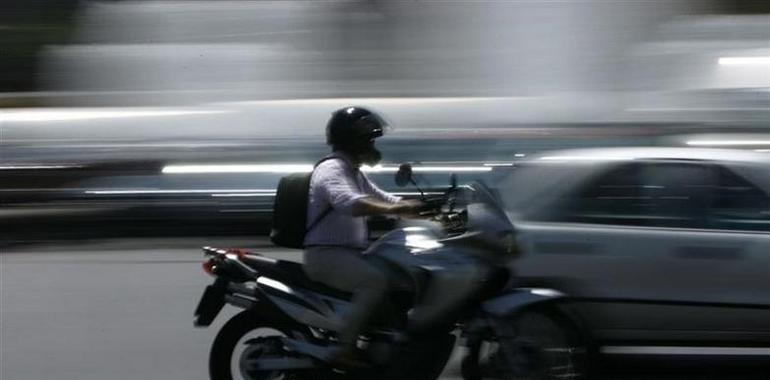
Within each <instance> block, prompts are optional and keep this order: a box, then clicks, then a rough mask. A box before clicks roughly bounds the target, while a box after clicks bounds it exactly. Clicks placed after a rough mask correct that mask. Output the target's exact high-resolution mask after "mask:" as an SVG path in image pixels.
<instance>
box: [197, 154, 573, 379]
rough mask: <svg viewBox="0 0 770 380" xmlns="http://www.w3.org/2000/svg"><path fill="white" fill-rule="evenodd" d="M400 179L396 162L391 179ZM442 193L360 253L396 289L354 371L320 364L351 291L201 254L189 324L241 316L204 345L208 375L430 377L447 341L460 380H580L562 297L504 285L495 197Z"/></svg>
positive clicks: (469, 191) (405, 178)
mask: <svg viewBox="0 0 770 380" xmlns="http://www.w3.org/2000/svg"><path fill="white" fill-rule="evenodd" d="M410 182H411V183H414V184H415V186H416V185H417V184H416V182H415V181H414V178H413V177H412V174H411V166H409V165H408V164H404V165H402V166H401V168H400V169H399V171H398V173H397V174H396V183H397V184H398V185H399V186H404V185H406V184H407V183H410ZM418 189H419V187H418ZM420 192H421V193H422V190H420ZM442 193H443V195H441V196H439V197H435V198H431V199H428V198H427V197H425V195H424V194H423V195H422V197H423V200H424V201H425V202H426V204H428V205H430V206H431V207H430V211H426V212H425V213H424V214H425V215H423V216H429V217H430V220H431V222H430V223H426V224H427V225H424V226H410V227H403V228H398V229H395V230H393V231H391V232H388V233H386V234H385V235H384V236H382V237H381V238H379V239H378V240H376V241H375V242H374V243H372V244H371V246H370V247H369V248H368V249H367V250H366V252H365V253H364V254H367V255H370V257H371V258H372V260H374V261H375V262H376V263H378V264H380V265H382V266H383V267H384V268H387V270H388V271H389V273H391V274H392V275H393V279H394V280H393V281H394V284H395V285H394V286H393V289H394V290H393V291H392V294H390V297H388V300H389V301H388V303H387V305H386V306H385V307H383V309H382V310H379V312H378V313H377V314H378V320H377V321H374V322H373V323H372V324H371V325H370V327H369V328H368V330H367V331H366V333H365V334H362V335H361V336H359V339H358V342H357V347H358V348H359V349H360V352H361V353H362V355H363V357H364V358H365V359H366V361H367V363H368V364H369V365H368V366H366V367H365V368H356V369H347V370H342V369H338V368H334V366H332V365H331V364H330V356H331V353H332V352H333V350H334V349H335V347H336V345H337V336H338V332H339V331H340V330H341V328H342V324H343V321H344V319H343V316H344V315H345V312H346V310H347V308H348V307H349V304H350V299H351V296H352V295H351V294H350V293H346V292H343V291H339V290H337V289H332V288H329V287H327V286H325V285H323V284H320V283H317V282H313V281H312V280H310V279H309V278H308V277H307V276H306V275H305V274H304V272H303V269H302V265H301V264H300V263H295V262H290V261H284V260H275V259H272V258H270V257H266V256H263V255H261V254H259V253H256V252H250V251H246V250H242V249H218V248H213V247H204V248H203V251H204V255H205V261H204V263H203V269H204V271H205V272H207V273H209V274H210V275H212V276H214V278H215V279H214V282H213V284H211V285H209V286H208V287H207V288H206V289H205V291H204V293H203V296H202V298H201V300H200V302H199V305H198V307H197V309H196V311H195V326H197V327H207V326H210V325H211V324H212V322H213V320H214V319H215V318H216V316H217V315H218V314H219V313H220V311H221V310H222V309H223V307H224V306H225V305H226V304H229V305H232V306H235V307H236V308H240V309H243V310H242V311H241V312H240V313H238V314H237V315H235V316H234V317H232V318H231V319H230V320H229V321H228V322H227V323H225V324H224V326H223V327H222V328H221V329H220V331H219V333H218V334H217V336H216V338H215V339H214V342H213V345H212V348H211V354H210V358H209V374H210V377H211V379H213V380H232V379H248V380H258V379H259V380H273V379H295V380H298V379H419V380H431V379H437V378H438V377H439V376H440V374H441V372H442V370H443V368H444V367H445V365H446V363H447V362H448V360H449V358H450V356H451V354H452V352H453V351H454V349H455V346H456V345H457V340H458V339H457V338H458V337H459V338H460V342H461V344H459V345H460V346H461V349H462V350H463V351H464V352H465V354H464V358H463V359H462V375H463V378H464V379H467V380H480V379H492V378H493V379H505V380H509V379H542V380H550V379H582V378H584V376H585V373H584V370H585V368H584V364H583V363H584V362H585V355H586V352H587V350H586V347H587V343H586V339H585V338H584V337H583V336H582V335H581V334H579V333H578V331H580V329H578V328H576V326H574V325H573V322H572V320H571V319H570V318H568V317H567V315H566V314H565V312H563V311H562V310H561V307H560V301H562V300H564V299H565V295H564V294H561V293H559V292H558V291H554V290H550V289H539V288H515V287H513V286H512V284H514V282H515V277H514V276H513V273H512V270H511V267H512V266H511V265H510V263H511V260H512V259H514V258H515V256H516V252H517V247H516V244H515V243H516V239H515V230H514V226H513V224H512V223H511V221H510V220H509V218H508V217H507V215H506V214H505V212H504V211H503V208H502V207H501V204H500V201H499V199H498V197H497V196H496V195H495V193H494V192H493V191H492V190H490V189H489V188H488V187H487V186H486V185H484V184H483V183H481V182H474V183H472V184H470V185H465V186H457V184H456V180H454V176H453V177H452V184H451V186H449V188H448V189H447V190H446V191H443V192H442Z"/></svg>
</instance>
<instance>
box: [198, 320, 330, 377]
mask: <svg viewBox="0 0 770 380" xmlns="http://www.w3.org/2000/svg"><path fill="white" fill-rule="evenodd" d="M285 336H288V337H292V338H301V337H302V336H303V333H302V332H301V331H298V330H297V329H296V328H293V327H292V326H290V325H289V324H287V323H282V322H281V321H279V320H277V319H276V318H268V317H265V316H261V315H257V314H255V313H253V312H250V311H243V312H241V313H239V314H237V315H236V316H234V317H233V318H231V319H230V320H229V321H227V323H225V325H224V326H223V327H222V329H221V330H219V333H218V334H217V336H216V338H215V339H214V343H213V345H212V346H211V353H210V355H209V376H210V378H211V379H212V380H310V379H319V378H322V376H319V375H320V374H319V373H317V371H308V370H302V371H254V372H250V373H246V372H244V371H243V370H242V369H241V368H240V361H241V360H242V359H243V358H244V357H246V356H247V355H248V356H251V357H252V358H253V357H254V355H265V356H271V355H278V354H279V350H280V347H279V346H278V345H276V343H275V342H276V340H277V339H279V338H280V337H285ZM255 338H256V339H255ZM252 339H253V341H252V343H250V344H247V343H246V342H247V341H250V340H252ZM255 342H256V343H255Z"/></svg>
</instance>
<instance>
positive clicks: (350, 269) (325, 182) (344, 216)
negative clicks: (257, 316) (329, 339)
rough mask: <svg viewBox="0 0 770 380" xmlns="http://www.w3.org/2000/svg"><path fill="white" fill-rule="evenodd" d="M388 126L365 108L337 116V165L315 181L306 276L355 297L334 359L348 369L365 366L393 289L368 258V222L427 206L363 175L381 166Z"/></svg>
mask: <svg viewBox="0 0 770 380" xmlns="http://www.w3.org/2000/svg"><path fill="white" fill-rule="evenodd" d="M386 126H387V123H386V122H385V120H384V119H383V118H382V117H381V116H380V115H378V114H377V113H375V112H373V111H371V110H368V109H366V108H363V107H346V108H342V109H339V110H337V111H335V112H334V113H332V116H331V118H330V119H329V122H328V124H327V126H326V142H327V144H328V145H331V147H332V153H331V155H330V157H332V159H327V160H325V161H323V162H321V163H320V164H319V165H318V166H317V167H316V168H315V169H314V171H313V174H312V176H311V179H310V189H309V195H308V196H309V200H308V210H307V223H308V224H307V226H308V228H309V231H308V232H307V234H306V235H305V241H304V245H305V251H304V269H305V272H306V273H307V275H308V277H310V278H311V279H312V280H314V281H318V282H321V283H324V284H325V285H328V286H331V287H333V288H336V289H339V290H344V291H348V292H351V293H353V299H352V304H351V308H350V311H349V313H348V315H347V316H346V320H345V321H344V323H343V326H345V327H344V329H343V330H342V331H341V333H340V337H339V343H340V346H339V348H338V349H337V351H336V352H335V353H334V354H333V357H332V362H333V363H336V364H340V365H343V366H357V365H360V364H361V363H360V362H359V361H358V360H357V358H356V341H357V340H358V335H359V334H360V333H361V332H362V330H363V328H364V327H365V326H366V325H367V323H368V322H369V320H370V319H371V318H372V317H373V316H374V315H375V314H376V312H377V309H378V307H379V306H380V305H381V304H382V303H383V301H384V298H385V295H386V293H387V291H388V289H389V279H388V277H389V276H388V274H387V273H386V272H385V271H384V270H383V269H381V268H379V267H378V266H376V265H375V264H374V263H373V262H372V261H370V260H368V259H367V256H366V255H365V254H364V253H363V252H364V250H365V249H366V248H367V246H368V229H367V224H366V217H367V216H369V215H386V214H387V215H410V214H415V213H416V212H417V211H419V209H420V207H421V205H422V204H421V202H419V201H412V200H402V199H401V198H400V197H397V196H394V195H392V194H389V193H387V192H385V191H383V190H381V189H380V188H378V187H377V186H376V185H375V184H374V183H372V181H371V180H369V178H367V176H366V175H365V174H364V173H363V172H361V170H360V167H361V165H369V166H374V165H376V164H377V163H378V162H379V161H380V159H381V153H380V151H379V150H377V148H376V147H375V145H374V143H375V139H377V138H378V137H381V136H382V135H383V132H384V129H385V128H386Z"/></svg>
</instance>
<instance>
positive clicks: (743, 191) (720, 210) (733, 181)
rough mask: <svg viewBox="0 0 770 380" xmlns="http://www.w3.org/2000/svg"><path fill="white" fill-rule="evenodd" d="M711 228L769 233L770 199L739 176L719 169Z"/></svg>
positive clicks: (710, 214) (711, 215) (710, 215)
mask: <svg viewBox="0 0 770 380" xmlns="http://www.w3.org/2000/svg"><path fill="white" fill-rule="evenodd" d="M718 172H719V177H718V178H719V180H718V183H717V185H716V188H715V191H714V201H713V203H712V206H711V210H710V213H709V227H710V228H715V229H729V230H743V231H770V196H768V194H767V193H766V192H765V191H763V190H762V189H760V188H759V187H757V186H756V185H754V184H752V183H751V182H749V181H748V180H746V179H745V178H743V177H741V176H740V175H738V174H736V173H734V172H732V171H730V170H728V169H726V168H722V167H720V168H719V169H718Z"/></svg>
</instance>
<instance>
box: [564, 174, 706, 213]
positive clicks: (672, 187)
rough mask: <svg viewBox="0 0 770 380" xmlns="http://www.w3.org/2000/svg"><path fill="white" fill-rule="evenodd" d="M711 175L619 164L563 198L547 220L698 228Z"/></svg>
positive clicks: (704, 210) (704, 209)
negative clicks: (555, 211)
mask: <svg viewBox="0 0 770 380" xmlns="http://www.w3.org/2000/svg"><path fill="white" fill-rule="evenodd" d="M713 181H714V172H713V169H712V168H711V167H709V166H706V165H700V164H695V163H681V162H639V163H629V164H624V165H622V166H620V167H617V168H615V169H612V170H610V171H608V172H606V173H604V174H603V175H600V176H598V177H596V178H595V179H593V180H590V181H589V182H588V183H587V184H586V185H585V186H584V187H583V188H581V189H578V191H577V192H575V193H573V194H571V195H569V196H567V197H566V198H565V199H563V200H562V202H561V204H560V205H559V206H558V207H557V209H559V210H560V211H559V212H557V213H555V214H552V215H551V220H558V221H563V222H575V223H597V224H611V225H626V226H647V227H675V228H702V227H704V226H705V224H706V216H707V211H708V205H709V204H710V199H711V196H712V194H711V192H712V188H713Z"/></svg>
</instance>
